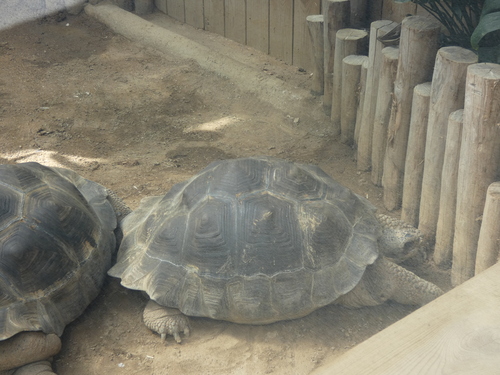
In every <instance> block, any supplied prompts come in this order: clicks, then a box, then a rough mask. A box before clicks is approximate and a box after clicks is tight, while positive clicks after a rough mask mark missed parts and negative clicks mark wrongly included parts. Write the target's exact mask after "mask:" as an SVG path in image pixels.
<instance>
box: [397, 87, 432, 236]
mask: <svg viewBox="0 0 500 375" xmlns="http://www.w3.org/2000/svg"><path fill="white" fill-rule="evenodd" d="M430 97H431V83H430V82H425V83H421V84H420V85H417V86H415V89H414V90H413V102H412V106H411V117H410V133H409V134H408V148H407V151H406V163H405V174H404V181H403V203H402V205H401V206H402V207H401V220H403V221H405V222H407V223H408V224H411V225H413V226H414V227H417V226H418V210H419V209H420V193H421V191H422V176H423V174H424V155H425V138H426V134H427V119H428V118H429V101H430Z"/></svg>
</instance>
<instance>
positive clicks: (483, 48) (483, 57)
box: [471, 0, 500, 64]
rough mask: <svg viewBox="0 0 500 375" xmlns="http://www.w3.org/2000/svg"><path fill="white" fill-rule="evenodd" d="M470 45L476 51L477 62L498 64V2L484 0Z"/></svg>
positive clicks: (499, 6) (499, 36) (499, 46)
mask: <svg viewBox="0 0 500 375" xmlns="http://www.w3.org/2000/svg"><path fill="white" fill-rule="evenodd" d="M471 44H472V47H473V48H474V49H477V50H478V58H479V62H494V63H497V64H500V0H485V2H484V6H483V11H482V13H481V18H480V20H479V24H478V25H477V27H476V29H475V30H474V32H473V33H472V36H471Z"/></svg>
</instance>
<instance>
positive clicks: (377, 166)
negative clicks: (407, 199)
mask: <svg viewBox="0 0 500 375" xmlns="http://www.w3.org/2000/svg"><path fill="white" fill-rule="evenodd" d="M398 60H399V48H397V47H385V48H384V49H383V50H382V63H381V66H380V72H379V82H378V90H377V106H376V108H375V117H374V119H373V136H372V147H371V150H372V156H371V164H372V173H371V180H372V182H373V183H374V184H375V185H377V186H380V185H381V184H382V172H383V170H384V155H385V147H386V144H387V125H388V124H389V118H390V116H391V109H392V91H393V89H394V81H395V80H396V73H397V71H398Z"/></svg>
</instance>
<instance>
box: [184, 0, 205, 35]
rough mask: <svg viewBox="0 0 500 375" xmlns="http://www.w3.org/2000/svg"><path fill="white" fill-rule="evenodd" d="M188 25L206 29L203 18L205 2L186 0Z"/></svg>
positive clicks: (185, 7)
mask: <svg viewBox="0 0 500 375" xmlns="http://www.w3.org/2000/svg"><path fill="white" fill-rule="evenodd" d="M184 9H185V11H186V23H187V24H188V25H191V26H193V27H197V28H198V29H204V28H205V21H204V17H203V0H184Z"/></svg>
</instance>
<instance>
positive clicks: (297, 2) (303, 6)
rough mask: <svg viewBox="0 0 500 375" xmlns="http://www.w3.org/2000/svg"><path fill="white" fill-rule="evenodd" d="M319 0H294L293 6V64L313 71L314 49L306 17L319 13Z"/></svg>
mask: <svg viewBox="0 0 500 375" xmlns="http://www.w3.org/2000/svg"><path fill="white" fill-rule="evenodd" d="M320 5H321V4H320V1H319V0H294V7H293V65H295V66H298V67H300V68H303V69H305V70H307V71H308V72H312V71H313V70H314V65H315V64H314V59H313V50H312V46H311V38H310V37H309V30H308V27H307V22H306V18H307V16H309V15H311V14H319V12H320V8H321V6H320Z"/></svg>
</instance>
